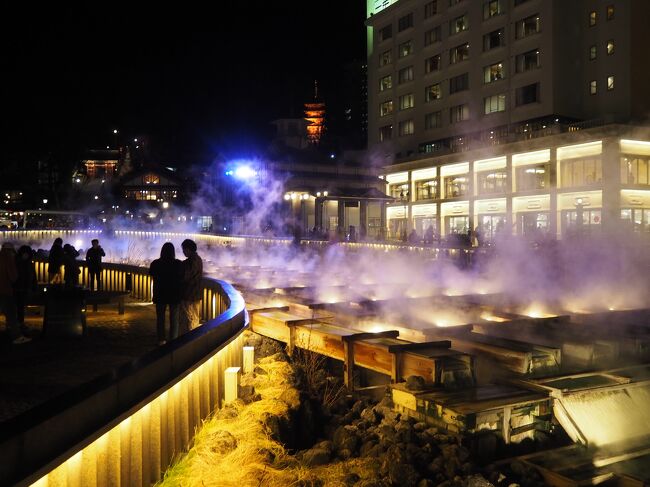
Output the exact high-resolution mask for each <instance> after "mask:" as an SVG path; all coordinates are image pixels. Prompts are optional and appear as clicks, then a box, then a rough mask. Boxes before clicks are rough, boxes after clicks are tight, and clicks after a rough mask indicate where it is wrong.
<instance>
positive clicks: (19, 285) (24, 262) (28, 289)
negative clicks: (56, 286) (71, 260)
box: [14, 245, 37, 326]
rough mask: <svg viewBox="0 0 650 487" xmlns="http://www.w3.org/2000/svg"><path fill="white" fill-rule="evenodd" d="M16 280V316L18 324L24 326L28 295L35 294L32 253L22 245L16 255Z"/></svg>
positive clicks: (34, 271)
mask: <svg viewBox="0 0 650 487" xmlns="http://www.w3.org/2000/svg"><path fill="white" fill-rule="evenodd" d="M16 270H17V271H18V279H17V280H16V282H15V283H14V298H15V299H16V316H17V318H18V324H19V325H21V326H24V325H25V305H26V304H27V299H28V297H29V295H30V293H35V292H36V283H37V280H36V269H35V268H34V251H33V250H32V248H31V247H30V246H29V245H23V246H22V247H20V248H19V249H18V254H17V255H16Z"/></svg>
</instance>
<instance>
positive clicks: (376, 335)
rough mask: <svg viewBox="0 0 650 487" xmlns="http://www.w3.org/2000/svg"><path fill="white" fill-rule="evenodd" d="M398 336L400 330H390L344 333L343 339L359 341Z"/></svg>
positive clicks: (345, 340)
mask: <svg viewBox="0 0 650 487" xmlns="http://www.w3.org/2000/svg"><path fill="white" fill-rule="evenodd" d="M398 336H399V331H397V330H388V331H380V332H377V333H372V332H362V333H353V334H352V335H343V336H342V337H341V339H342V340H343V341H344V342H358V341H359V340H369V339H372V338H397V337H398Z"/></svg>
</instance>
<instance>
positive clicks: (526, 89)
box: [379, 83, 539, 140]
mask: <svg viewBox="0 0 650 487" xmlns="http://www.w3.org/2000/svg"><path fill="white" fill-rule="evenodd" d="M515 95H516V97H515V102H516V106H522V105H527V104H529V103H534V102H538V101H539V83H534V84H532V85H527V86H522V87H521V88H517V89H516V90H515ZM440 97H441V94H440V84H435V85H431V86H427V88H426V90H425V100H426V101H431V100H434V99H439V98H440ZM483 105H484V108H483V113H484V115H489V114H491V113H497V112H504V111H505V110H506V94H505V93H498V94H496V95H491V96H487V97H485V98H483ZM414 106H415V97H414V95H413V93H407V94H405V95H402V96H400V97H399V109H400V110H408V109H410V108H413V107H414ZM450 110H451V115H450V122H451V123H455V122H460V121H463V120H468V119H469V106H468V105H467V104H464V105H457V106H454V107H451V109H450ZM392 113H393V100H386V101H384V102H382V103H380V105H379V115H380V116H382V117H383V116H387V115H391V114H392ZM439 113H440V112H439V111H438V112H433V113H430V114H427V115H426V116H425V122H424V125H425V129H432V128H438V127H440V120H441V117H440V116H439V115H437V114H439ZM382 129H383V128H382ZM381 132H382V133H384V132H385V131H384V130H381ZM400 135H410V133H408V134H407V133H405V134H401V133H400ZM382 140H383V139H382Z"/></svg>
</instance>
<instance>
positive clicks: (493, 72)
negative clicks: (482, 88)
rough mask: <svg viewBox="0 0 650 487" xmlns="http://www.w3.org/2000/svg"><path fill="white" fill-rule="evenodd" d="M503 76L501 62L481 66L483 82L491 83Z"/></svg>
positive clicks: (503, 71)
mask: <svg viewBox="0 0 650 487" xmlns="http://www.w3.org/2000/svg"><path fill="white" fill-rule="evenodd" d="M503 78H505V69H504V68H503V63H496V64H491V65H490V66H485V67H484V68H483V82H484V83H492V82H493V81H498V80H500V79H503Z"/></svg>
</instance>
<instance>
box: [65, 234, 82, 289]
mask: <svg viewBox="0 0 650 487" xmlns="http://www.w3.org/2000/svg"><path fill="white" fill-rule="evenodd" d="M77 257H79V252H77V251H76V250H75V248H74V247H73V246H72V245H70V244H65V245H64V246H63V269H64V271H65V287H66V289H73V288H75V287H77V286H78V285H79V274H80V273H81V271H80V270H79V262H77Z"/></svg>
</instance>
